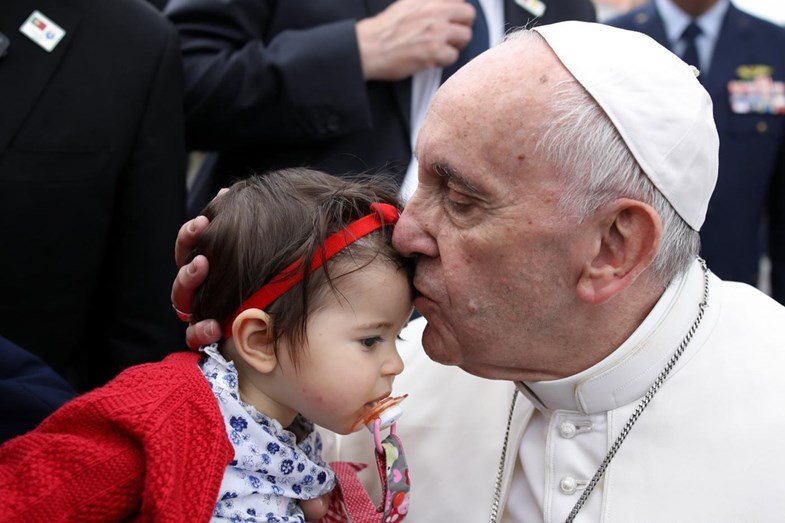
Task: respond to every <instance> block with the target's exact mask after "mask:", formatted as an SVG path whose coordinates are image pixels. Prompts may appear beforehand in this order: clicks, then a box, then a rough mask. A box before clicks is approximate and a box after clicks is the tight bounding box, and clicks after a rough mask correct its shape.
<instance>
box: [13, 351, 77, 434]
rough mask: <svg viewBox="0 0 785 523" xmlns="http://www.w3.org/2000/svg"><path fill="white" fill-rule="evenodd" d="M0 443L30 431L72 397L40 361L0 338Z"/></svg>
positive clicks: (61, 378) (72, 392)
mask: <svg viewBox="0 0 785 523" xmlns="http://www.w3.org/2000/svg"><path fill="white" fill-rule="evenodd" d="M0 361H2V362H3V364H2V365H0V398H3V401H2V403H0V419H1V420H3V422H2V423H0V443H3V442H4V441H7V440H9V439H11V438H13V437H16V436H19V435H20V434H24V433H25V432H28V431H30V430H33V429H34V428H35V427H36V426H37V425H38V424H39V423H41V422H42V421H43V420H44V418H46V417H47V416H48V415H50V414H51V413H52V412H54V411H55V410H57V409H58V408H60V406H61V405H62V404H63V403H65V402H66V401H68V400H70V399H71V398H73V397H74V396H75V395H76V393H75V392H74V390H73V389H72V388H71V386H70V385H69V384H68V383H67V382H66V381H65V380H64V379H63V377H62V376H60V375H59V374H57V373H56V372H55V371H53V370H52V369H51V368H49V367H48V366H47V365H46V364H45V363H44V362H43V361H41V360H40V359H38V358H36V357H35V356H33V355H32V354H30V353H29V352H27V351H25V350H23V349H22V348H20V347H18V346H16V345H14V344H13V343H11V342H10V341H8V340H7V339H5V338H3V337H2V336H0Z"/></svg>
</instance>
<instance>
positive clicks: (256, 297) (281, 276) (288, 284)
mask: <svg viewBox="0 0 785 523" xmlns="http://www.w3.org/2000/svg"><path fill="white" fill-rule="evenodd" d="M371 211H373V213H372V214H369V215H367V216H364V217H362V218H360V219H359V220H355V221H353V222H352V223H350V224H349V225H347V226H346V228H345V229H341V230H340V231H338V232H336V233H335V234H333V235H331V236H330V237H329V238H327V239H326V240H325V241H324V249H322V248H321V247H319V248H318V249H316V252H315V253H314V255H313V259H312V260H311V272H313V271H315V270H316V269H318V268H319V267H321V266H322V265H323V264H324V262H326V261H327V260H329V259H330V258H332V257H333V256H335V255H336V254H338V253H339V252H341V251H342V250H343V249H345V248H346V247H348V246H349V245H351V244H352V243H354V242H356V241H357V240H359V239H360V238H362V237H363V236H366V235H368V234H370V233H372V232H373V231H375V230H376V229H378V228H380V227H381V226H382V225H395V223H396V222H397V221H398V216H399V213H398V209H396V208H395V206H393V205H390V204H388V203H372V204H371ZM302 264H303V259H302V258H300V259H299V260H297V261H295V262H294V263H292V264H291V265H289V266H288V267H286V268H285V269H284V270H282V271H281V272H280V273H278V275H277V276H275V277H274V278H273V279H272V280H270V281H269V282H268V283H267V284H266V285H263V286H262V288H261V289H259V290H258V291H256V292H255V293H253V294H252V295H251V296H250V297H249V298H248V299H247V300H245V301H244V302H243V303H242V304H241V305H240V307H239V308H238V309H237V311H236V312H235V313H234V315H233V316H232V319H231V320H230V321H229V322H227V323H226V325H224V337H226V338H230V337H231V336H232V324H233V323H234V320H235V319H237V316H239V315H240V313H241V312H243V311H245V310H248V309H261V310H264V309H266V308H267V307H269V306H270V305H271V304H272V303H273V302H274V301H275V300H277V299H278V298H280V297H281V296H283V295H284V294H286V293H287V292H288V291H289V290H290V289H291V288H292V287H294V286H295V285H297V284H298V283H300V282H301V281H302V279H303V277H304V276H305V273H304V271H303V269H302Z"/></svg>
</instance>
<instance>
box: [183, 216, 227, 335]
mask: <svg viewBox="0 0 785 523" xmlns="http://www.w3.org/2000/svg"><path fill="white" fill-rule="evenodd" d="M209 223H210V222H209V220H208V219H207V218H206V217H204V216H197V217H196V218H194V219H193V220H189V221H187V222H186V223H185V224H184V225H183V226H182V227H180V231H179V232H178V233H177V241H176V243H175V248H174V257H175V261H176V262H177V265H178V266H179V267H180V270H179V271H178V273H177V277H176V278H175V280H174V283H173V284H172V306H174V308H175V310H176V311H178V312H180V313H181V314H185V315H186V316H185V318H183V317H181V319H187V315H188V314H190V312H191V306H192V304H193V300H194V294H195V293H196V290H197V289H198V288H199V286H200V285H201V284H202V283H203V282H204V280H205V278H207V273H208V272H209V270H210V265H209V262H208V261H207V258H205V257H204V256H197V257H195V258H194V259H193V260H192V261H191V262H190V263H187V264H186V263H185V259H186V257H187V256H188V253H189V252H190V251H191V249H193V248H194V246H195V245H196V243H197V242H198V241H199V238H200V237H201V235H202V234H203V233H204V231H205V230H206V229H207V225H209ZM220 339H221V326H220V325H219V324H218V322H217V321H216V320H209V319H208V320H202V321H200V322H198V323H195V324H192V325H189V326H188V329H187V330H186V334H185V342H186V343H187V344H188V346H189V347H191V348H196V347H200V346H202V345H208V344H210V343H213V342H216V341H218V340H220Z"/></svg>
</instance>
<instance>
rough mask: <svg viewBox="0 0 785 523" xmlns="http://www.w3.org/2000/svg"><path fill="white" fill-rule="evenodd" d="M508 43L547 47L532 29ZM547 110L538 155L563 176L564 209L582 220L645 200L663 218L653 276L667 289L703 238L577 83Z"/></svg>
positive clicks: (563, 85)
mask: <svg viewBox="0 0 785 523" xmlns="http://www.w3.org/2000/svg"><path fill="white" fill-rule="evenodd" d="M506 40H527V41H530V42H534V41H538V42H539V43H541V44H543V45H547V44H546V43H545V40H544V39H543V38H542V37H541V36H540V35H539V34H538V33H536V32H534V31H529V30H524V31H517V32H514V33H511V34H509V35H508V36H507V38H506ZM547 110H548V111H549V114H548V118H547V123H546V127H545V128H544V129H543V132H542V134H541V135H540V136H539V137H538V140H537V147H536V152H537V153H538V154H540V155H542V156H543V157H544V158H545V159H546V160H547V161H549V162H550V163H551V164H552V165H554V166H555V167H556V168H557V170H558V171H559V172H561V173H562V177H563V180H564V183H565V189H564V193H563V194H562V196H561V198H560V200H559V202H558V208H559V211H560V212H562V213H567V214H569V215H572V216H575V217H576V218H577V220H578V222H581V221H583V220H584V219H586V218H588V217H589V216H591V215H592V214H593V213H594V212H595V211H597V210H598V209H599V208H601V207H602V206H604V205H606V204H608V203H610V202H612V201H613V200H616V199H618V198H631V199H634V200H638V201H641V202H644V203H646V204H648V205H650V206H651V207H652V208H653V209H654V210H655V211H656V212H657V213H658V214H659V215H660V219H661V220H662V230H663V237H662V242H661V244H660V249H659V251H658V252H657V254H656V256H655V258H654V261H653V263H652V277H653V278H654V279H655V281H657V282H658V283H660V284H662V285H663V286H666V285H667V284H668V283H669V282H670V281H671V280H672V279H673V278H674V277H676V276H678V275H680V274H682V273H684V272H685V271H686V270H687V269H688V268H689V266H690V264H691V263H692V261H693V260H694V259H695V257H696V256H697V255H698V252H699V251H700V236H699V234H698V233H697V232H696V231H695V230H693V229H692V228H691V227H690V226H689V225H687V223H686V222H685V221H684V220H683V219H682V217H681V216H679V214H678V213H677V212H676V211H675V210H674V208H673V207H672V206H671V204H670V203H669V202H668V200H666V199H665V197H664V196H663V195H662V193H661V192H660V191H659V190H658V189H657V188H656V187H655V186H654V184H652V182H651V181H650V180H649V178H648V177H647V176H646V174H645V173H644V172H643V171H642V169H641V167H640V165H639V164H638V162H637V161H636V160H635V158H634V156H633V155H632V153H631V152H630V150H629V148H628V147H627V145H626V144H625V143H624V140H622V138H621V135H620V134H619V132H618V131H617V130H616V128H615V127H614V126H613V123H612V122H611V120H610V119H609V118H608V116H607V115H606V114H605V112H604V111H603V110H602V109H601V108H600V106H599V105H598V104H597V103H596V102H595V101H594V99H593V98H592V97H591V95H589V93H588V92H587V91H586V90H585V89H584V88H583V87H582V86H581V85H580V84H579V83H578V82H577V81H576V80H575V79H570V80H567V81H562V82H560V83H559V84H557V85H556V86H554V87H552V88H551V92H550V93H549V103H548V108H547ZM652 125H656V122H652Z"/></svg>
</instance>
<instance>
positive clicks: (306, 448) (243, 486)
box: [200, 345, 335, 523]
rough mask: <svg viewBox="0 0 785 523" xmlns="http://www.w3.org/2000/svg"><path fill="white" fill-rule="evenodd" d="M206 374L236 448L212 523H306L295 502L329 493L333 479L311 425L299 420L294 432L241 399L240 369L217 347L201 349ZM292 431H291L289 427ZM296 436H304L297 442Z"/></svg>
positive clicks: (225, 476)
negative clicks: (323, 459)
mask: <svg viewBox="0 0 785 523" xmlns="http://www.w3.org/2000/svg"><path fill="white" fill-rule="evenodd" d="M202 351H203V352H204V353H205V354H206V355H207V357H206V358H205V359H204V360H202V362H201V363H200V367H201V369H202V373H203V374H204V376H205V378H207V381H208V382H209V384H210V387H211V388H212V390H213V393H214V394H215V397H216V399H217V400H218V405H219V407H220V409H221V413H222V414H223V417H224V421H225V422H226V432H227V435H228V436H229V440H230V441H231V442H232V445H233V446H234V452H235V454H234V460H232V462H231V463H230V464H229V466H227V468H226V471H225V472H224V478H223V481H222V483H221V488H220V490H219V494H218V500H217V502H216V504H215V510H214V512H213V518H212V520H213V521H233V522H241V521H244V522H267V523H287V522H298V523H304V521H305V518H304V516H303V513H302V511H301V510H300V507H299V505H298V503H297V500H299V499H313V498H317V497H320V496H322V495H323V494H326V493H328V492H330V491H331V490H332V489H333V487H334V486H335V475H334V474H333V471H332V470H330V468H329V467H328V466H327V464H326V463H325V462H324V461H322V459H321V452H322V441H321V438H320V436H319V433H318V432H317V431H315V430H314V427H313V423H311V422H310V421H308V420H307V419H305V418H303V417H302V416H298V417H297V419H295V422H294V424H293V425H294V426H296V428H294V429H292V430H287V429H284V428H283V427H282V426H281V424H280V423H279V422H278V421H277V420H275V419H272V418H269V417H267V416H265V415H264V414H262V413H261V412H259V411H257V410H256V409H255V408H254V407H253V406H251V405H248V404H247V403H245V402H243V401H242V400H241V399H240V393H239V391H238V382H237V369H236V368H235V366H234V363H233V362H230V361H226V360H225V359H224V357H223V356H222V355H221V353H220V352H218V348H217V346H216V345H210V346H207V347H203V348H202ZM290 428H291V427H290ZM295 432H296V433H297V434H304V435H305V436H304V437H301V438H300V440H299V441H298V438H297V436H296V435H295Z"/></svg>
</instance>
